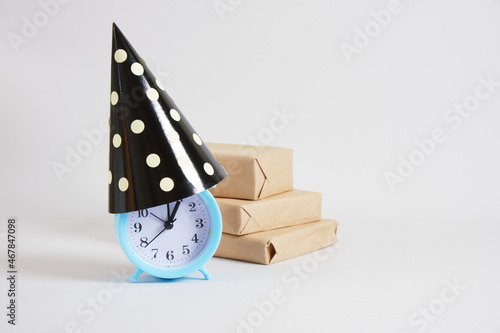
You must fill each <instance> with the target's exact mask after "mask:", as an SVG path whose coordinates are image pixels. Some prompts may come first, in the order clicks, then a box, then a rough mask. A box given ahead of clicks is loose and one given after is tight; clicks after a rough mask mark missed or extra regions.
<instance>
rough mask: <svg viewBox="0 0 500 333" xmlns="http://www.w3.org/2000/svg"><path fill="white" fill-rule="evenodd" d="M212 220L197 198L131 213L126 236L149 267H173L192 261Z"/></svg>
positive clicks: (204, 206)
mask: <svg viewBox="0 0 500 333" xmlns="http://www.w3.org/2000/svg"><path fill="white" fill-rule="evenodd" d="M211 228H212V221H211V220H210V214H209V212H208V209H207V206H206V205H205V202H204V201H203V200H202V199H201V198H200V197H199V196H198V195H193V196H190V197H188V198H185V199H182V200H179V201H176V202H171V203H169V204H165V205H161V206H156V207H152V208H148V209H142V210H139V211H135V212H131V213H129V214H128V219H127V236H128V239H129V241H130V244H131V245H132V248H133V249H134V251H135V252H136V253H137V254H138V255H139V256H140V257H141V258H142V259H143V260H145V261H146V262H148V263H149V264H152V265H155V266H159V267H166V268H169V267H170V268H177V267H180V266H183V265H186V264H188V263H190V262H191V261H193V260H194V259H196V258H197V257H198V256H199V255H200V254H201V253H202V252H203V249H204V248H205V247H206V245H207V243H208V241H209V238H210V232H211Z"/></svg>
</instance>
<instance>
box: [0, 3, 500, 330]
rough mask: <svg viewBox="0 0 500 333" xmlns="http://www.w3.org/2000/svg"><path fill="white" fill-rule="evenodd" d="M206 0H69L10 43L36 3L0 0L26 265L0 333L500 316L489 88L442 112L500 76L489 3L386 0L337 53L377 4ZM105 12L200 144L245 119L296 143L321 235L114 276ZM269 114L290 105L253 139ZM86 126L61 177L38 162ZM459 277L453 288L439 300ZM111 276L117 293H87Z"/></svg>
mask: <svg viewBox="0 0 500 333" xmlns="http://www.w3.org/2000/svg"><path fill="white" fill-rule="evenodd" d="M46 2H50V1H48V0H46V1H43V0H42V3H46ZM221 2H222V3H225V4H226V5H227V6H230V8H231V10H227V11H225V12H223V13H217V10H216V9H215V8H214V3H213V2H212V1H209V0H208V1H187V0H183V1H170V0H169V1H117V0H115V1H106V2H104V1H76V0H74V1H69V2H68V3H67V4H60V5H58V8H55V7H54V5H52V7H51V10H52V14H53V15H52V16H51V17H48V16H46V15H45V17H48V19H47V21H46V22H42V21H39V22H42V23H41V24H39V25H43V26H41V27H39V28H38V29H37V30H38V31H36V32H33V31H31V35H29V36H26V35H25V37H26V40H25V42H26V43H23V44H20V45H17V47H14V46H13V45H12V43H11V42H10V41H9V37H8V36H9V34H10V36H11V38H12V36H13V35H12V34H13V33H14V34H17V35H18V36H21V37H23V26H25V25H26V22H33V20H34V17H35V20H36V18H37V17H38V19H40V17H42V19H43V16H44V14H40V13H41V12H42V13H43V9H42V7H43V6H42V5H41V4H40V3H39V2H36V1H31V0H30V1H10V2H7V1H5V0H2V3H1V5H0V30H1V35H2V38H1V39H0V48H1V54H2V57H1V62H0V63H1V65H0V66H1V73H2V74H1V80H0V89H1V91H2V95H1V96H2V98H0V109H1V112H2V119H1V121H0V124H1V131H0V142H1V145H0V156H1V160H0V161H1V162H0V168H1V169H0V170H1V174H0V177H1V178H0V181H1V190H0V208H1V218H2V219H3V220H4V221H6V220H7V217H9V216H15V217H17V218H18V223H19V229H18V242H19V251H18V263H19V271H20V273H19V284H18V290H19V297H18V325H17V326H16V327H15V328H12V327H10V325H9V326H8V325H7V324H6V316H5V315H4V312H6V310H5V306H4V305H2V306H1V308H2V309H4V310H2V313H1V316H0V318H3V319H2V322H1V324H0V325H1V326H0V327H2V331H3V330H4V328H8V329H9V332H10V331H12V332H16V331H18V332H28V331H29V332H33V331H35V330H36V331H37V332H63V331H64V330H65V326H66V325H67V324H68V323H70V322H74V325H75V326H76V330H75V331H81V332H108V331H109V330H110V329H112V330H113V331H119V330H121V331H125V332H132V331H147V330H150V331H159V330H163V331H170V332H199V331H201V330H203V331H206V332H236V331H238V328H239V327H240V332H245V331H248V332H250V331H255V332H278V331H283V332H284V331H288V332H304V331H311V332H325V331H332V332H395V333H399V332H408V333H411V332H418V331H419V329H421V330H420V331H426V332H471V331H477V332H500V320H498V313H499V312H500V305H499V303H498V299H499V297H500V288H499V287H498V281H499V279H500V269H499V254H500V246H499V245H498V241H497V239H498V235H499V233H500V226H499V224H500V212H499V209H498V202H499V199H500V192H499V188H500V176H499V173H498V170H499V167H500V157H499V154H498V152H499V148H500V140H499V138H500V134H499V133H500V131H499V130H498V125H499V121H500V115H499V112H498V108H499V106H500V87H496V88H495V91H494V92H492V93H491V94H490V96H489V97H488V98H486V99H485V100H484V101H481V102H480V104H479V105H478V107H477V108H476V109H475V111H474V112H472V113H471V115H470V117H468V118H467V119H463V121H462V123H461V124H460V126H458V128H456V129H454V128H453V127H452V124H453V123H450V122H446V121H445V120H444V119H443V115H444V114H445V113H446V112H447V110H448V109H450V108H453V106H454V104H462V103H463V102H464V100H466V99H467V98H469V100H470V96H473V95H474V93H475V88H476V87H477V86H478V85H479V84H480V80H479V77H483V78H485V79H487V78H488V77H489V76H491V78H492V80H493V81H495V82H500V62H499V59H500V40H499V39H498V31H500V20H499V19H498V17H499V14H498V13H499V10H500V4H499V3H498V2H497V1H480V2H472V1H451V0H450V1H429V0H426V1H425V0H424V1H415V0H402V1H401V2H400V6H399V7H400V9H399V13H398V14H394V15H392V16H391V18H390V22H389V23H388V24H386V26H385V27H383V28H381V29H380V31H377V32H376V34H373V36H374V37H372V38H370V40H371V41H370V42H369V44H368V45H367V46H366V47H362V48H359V49H358V53H356V54H353V55H352V56H351V57H350V58H349V59H347V57H346V56H345V55H344V54H343V52H342V51H341V47H340V45H341V43H342V42H345V43H349V44H351V45H355V44H354V40H355V38H356V34H357V32H356V31H358V30H357V29H361V30H364V29H365V27H366V26H367V25H368V26H370V25H371V26H373V22H374V17H373V14H371V12H372V11H375V12H380V11H381V10H383V9H386V8H387V6H388V3H389V1H361V0H358V1H348V2H346V1H284V0H279V1H262V0H260V1H237V0H233V1H229V0H222V1H221ZM52 3H54V2H52ZM219 14H220V15H219ZM37 15H38V16H37ZM40 15H42V16H40ZM113 21H114V22H116V23H117V24H118V26H119V27H120V28H121V30H122V31H123V32H124V34H125V35H126V36H127V38H128V39H129V40H130V41H131V43H132V44H133V45H134V47H135V48H136V50H137V51H138V52H139V54H140V55H141V56H142V57H143V58H144V59H145V60H146V62H147V64H148V65H149V67H150V68H151V70H153V72H155V73H156V74H157V76H158V77H159V78H160V79H161V80H162V82H163V84H164V85H165V86H166V88H167V91H168V92H169V94H170V95H171V96H172V97H173V98H174V99H175V101H176V103H177V104H178V106H179V107H180V108H181V110H182V111H183V113H184V114H185V115H186V116H187V118H188V119H189V120H190V122H191V124H192V125H193V126H194V127H195V128H196V130H197V132H198V133H199V134H200V136H201V137H202V138H203V139H204V140H205V141H213V142H229V143H243V142H247V143H248V142H249V137H251V136H253V137H257V138H259V137H260V139H258V140H260V143H264V144H268V145H276V146H283V147H288V148H292V149H294V181H295V187H296V188H300V189H305V190H313V191H318V192H322V193H323V216H324V217H327V218H334V219H337V220H339V221H340V223H341V224H340V227H339V233H338V235H339V239H340V242H339V244H338V245H337V246H335V247H334V248H333V249H334V251H333V252H332V253H330V252H328V251H327V250H322V251H321V252H319V254H321V255H322V257H321V258H323V259H324V260H323V261H321V262H318V261H317V258H316V257H315V256H314V255H313V254H309V255H306V256H302V257H299V258H296V259H292V260H289V261H285V262H282V263H279V264H275V265H271V266H262V265H257V264H251V263H244V262H237V261H231V260H224V259H219V258H214V259H212V260H211V261H210V262H209V264H208V266H207V268H208V269H209V271H210V272H211V273H212V276H213V279H212V280H211V281H209V282H205V281H202V280H199V279H197V278H198V277H199V276H197V275H193V276H192V278H190V279H184V280H179V281H173V282H166V283H143V284H135V285H131V284H126V285H123V284H122V282H126V281H127V276H128V275H130V274H131V273H132V272H133V267H132V265H131V264H130V263H129V262H128V260H127V259H126V258H125V256H124V254H123V253H122V252H121V250H120V248H119V246H118V244H117V241H116V240H115V239H114V235H113V230H112V220H113V218H112V216H111V215H110V214H108V213H107V170H108V159H107V156H108V138H107V135H106V134H105V133H103V132H102V131H101V130H100V127H99V124H100V123H101V122H103V121H104V122H106V121H107V118H108V116H109V93H110V89H109V88H110V61H111V23H112V22H113ZM370 22H371V23H370ZM379 27H380V26H379ZM24 29H25V30H26V28H24ZM25 32H26V31H25ZM23 38H24V37H23ZM16 49H17V50H16ZM16 51H17V52H16ZM349 60H350V61H349ZM482 91H483V92H486V90H484V89H483V90H482ZM275 110H281V111H283V110H286V111H287V112H288V113H290V114H293V116H294V117H295V118H294V119H291V120H290V121H289V123H288V124H286V125H285V126H283V127H280V130H279V131H275V132H272V135H271V136H269V133H270V132H269V130H266V128H269V126H270V123H271V122H272V120H273V118H274V117H275V112H276V111H275ZM435 128H440V129H442V130H443V131H444V133H445V135H446V138H447V139H446V140H445V141H444V142H442V143H439V144H437V145H436V149H435V151H434V152H433V153H432V154H430V156H428V157H426V158H425V161H424V162H423V163H422V164H421V165H419V166H417V167H415V169H414V171H413V173H412V174H410V175H408V177H406V178H405V181H404V182H399V183H397V184H396V185H395V189H394V190H391V187H390V186H389V184H388V182H387V181H386V178H385V176H384V174H385V173H386V172H393V173H395V174H397V172H398V166H399V163H400V159H399V156H401V157H402V158H405V159H408V158H409V156H410V155H411V154H412V153H413V154H414V155H415V154H418V153H414V152H415V151H416V149H417V148H418V147H417V145H416V143H415V140H426V139H428V138H430V137H431V133H432V131H433V130H434V129H435ZM84 132H87V133H88V132H92V133H96V132H99V133H100V134H102V136H103V138H102V139H100V140H98V138H99V134H96V136H95V138H97V139H96V140H94V141H95V142H94V143H92V145H91V149H90V152H89V153H88V154H87V155H86V156H83V157H82V159H81V161H79V163H77V164H78V165H76V166H73V167H70V169H71V172H66V173H64V174H62V175H61V174H60V175H59V177H58V176H57V173H56V172H55V171H54V168H53V165H54V163H55V162H56V163H61V164H67V161H66V159H67V157H68V151H69V150H77V149H78V147H79V146H81V145H84V144H85V143H83V142H85V141H88V139H87V138H86V136H85V134H84ZM415 156H416V155H415ZM2 225H4V227H3V230H0V233H1V234H0V235H3V237H2V238H0V241H1V243H0V244H1V246H2V249H1V250H0V251H1V253H2V258H1V260H2V265H1V267H3V270H4V271H5V270H6V257H5V252H6V240H5V234H6V227H5V223H3V224H2ZM304 265H305V266H304ZM294 267H303V269H307V270H309V271H310V272H309V273H308V274H307V277H306V276H305V275H301V277H300V279H299V281H300V285H297V284H294V283H291V282H290V281H289V280H288V279H287V277H290V274H292V273H290V272H291V270H292V269H294ZM123 270H124V271H125V273H126V274H125V276H121V272H122V271H123ZM113 272H115V273H116V272H120V274H119V276H118V278H117V277H115V274H114V273H113ZM293 274H295V273H293ZM294 276H295V278H297V277H298V275H294ZM141 278H142V279H143V281H151V282H158V280H155V279H153V278H148V277H146V276H144V277H141ZM455 280H456V281H458V282H459V283H460V284H461V285H462V286H465V290H462V291H461V292H460V293H459V295H458V296H456V297H455V299H454V301H452V302H450V303H449V304H446V305H445V308H444V309H441V308H439V304H444V303H442V301H440V300H439V299H440V297H441V293H442V291H443V290H445V289H446V281H450V282H453V281H455ZM1 281H3V282H2V283H0V288H1V291H0V294H1V295H3V296H2V298H1V299H2V301H1V302H0V304H7V303H6V302H7V297H6V290H7V284H6V280H5V279H4V278H2V279H1ZM294 281H295V282H297V280H294ZM110 283H111V285H110ZM110 286H112V287H111V288H112V290H113V291H116V293H114V294H112V299H109V300H108V299H106V302H105V303H106V304H104V305H103V304H101V305H99V307H98V309H99V310H97V309H96V310H89V309H92V308H91V307H90V306H89V305H88V302H89V299H91V298H95V297H97V298H99V297H100V299H101V301H102V300H103V297H104V295H109V294H110V291H109V288H110ZM117 286H119V287H120V288H119V289H120V290H119V291H117V289H116V287H117ZM123 286H124V288H121V287H123ZM295 287H297V288H295ZM273 290H279V291H281V292H283V295H284V296H283V298H284V299H283V302H282V304H276V305H274V310H273V311H272V313H267V312H266V311H264V312H266V313H264V314H259V313H258V312H257V311H259V310H258V307H256V305H255V302H262V301H264V303H265V304H268V303H266V300H269V299H270V294H271V293H272V291H273ZM445 294H446V292H445ZM448 294H449V293H448ZM450 295H451V294H450ZM440 302H441V303H440ZM429 305H432V306H434V307H435V308H434V310H436V309H438V310H439V311H437V312H439V314H437V315H436V316H433V317H432V320H431V319H429V320H427V321H425V323H426V327H425V329H424V324H423V323H422V321H420V323H419V324H418V325H417V324H415V323H413V324H412V323H411V322H410V321H409V318H410V317H411V316H412V314H413V313H414V312H417V313H418V312H419V311H420V310H419V309H421V308H426V307H429ZM436 306H438V308H436ZM78 309H80V310H81V309H84V310H87V312H86V314H85V315H82V313H81V312H78ZM269 312H271V311H269ZM435 312H436V311H435ZM441 312H442V313H441ZM91 313H92V315H91ZM256 313H257V314H256ZM249 317H250V322H251V323H253V326H248V327H247V328H246V329H243V328H241V320H244V321H246V322H247V323H248V322H249V321H248V320H249ZM251 318H253V319H254V321H253V322H252V319H251ZM255 318H257V319H262V320H260V321H259V320H255ZM418 318H420V319H421V318H422V317H418ZM69 325H70V326H71V325H73V324H69Z"/></svg>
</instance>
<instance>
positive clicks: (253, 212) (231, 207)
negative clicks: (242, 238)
mask: <svg viewBox="0 0 500 333" xmlns="http://www.w3.org/2000/svg"><path fill="white" fill-rule="evenodd" d="M216 200H217V203H218V205H219V208H220V211H221V214H222V222H223V229H222V231H223V232H225V233H228V234H233V235H245V234H249V233H253V232H258V231H264V230H270V229H277V228H283V227H289V226H292V225H297V224H302V223H306V222H313V221H318V220H319V219H321V193H316V192H309V191H301V190H293V191H288V192H284V193H282V194H277V195H273V196H272V197H269V198H266V199H262V200H258V201H250V200H241V199H229V198H216Z"/></svg>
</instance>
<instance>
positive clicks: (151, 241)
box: [145, 227, 167, 248]
mask: <svg viewBox="0 0 500 333" xmlns="http://www.w3.org/2000/svg"><path fill="white" fill-rule="evenodd" d="M165 230H167V227H165V228H163V230H162V231H160V232H159V233H158V235H156V236H154V237H153V239H152V240H150V241H149V243H148V245H146V246H145V248H146V247H148V246H149V244H151V243H153V241H154V240H155V239H156V237H158V236H160V235H161V234H162V232H164V231H165Z"/></svg>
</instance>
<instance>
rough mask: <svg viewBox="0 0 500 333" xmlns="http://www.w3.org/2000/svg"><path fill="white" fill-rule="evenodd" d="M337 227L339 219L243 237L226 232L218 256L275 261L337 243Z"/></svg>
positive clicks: (267, 262)
mask: <svg viewBox="0 0 500 333" xmlns="http://www.w3.org/2000/svg"><path fill="white" fill-rule="evenodd" d="M337 227H338V222H337V221H334V220H326V219H323V220H320V221H317V222H311V223H306V224H301V225H296V226H293V227H286V228H280V229H274V230H268V231H263V232H256V233H253V234H248V235H243V236H235V235H230V234H226V233H223V234H222V239H221V242H220V245H219V248H218V249H217V252H215V256H217V257H223V258H230V259H238V260H244V261H251V262H255V263H259V264H266V265H268V264H273V263H276V262H279V261H282V260H286V259H290V258H293V257H297V256H299V255H302V254H305V253H309V252H312V251H316V250H319V249H321V248H323V247H326V246H329V245H332V244H334V243H336V242H337Z"/></svg>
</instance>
